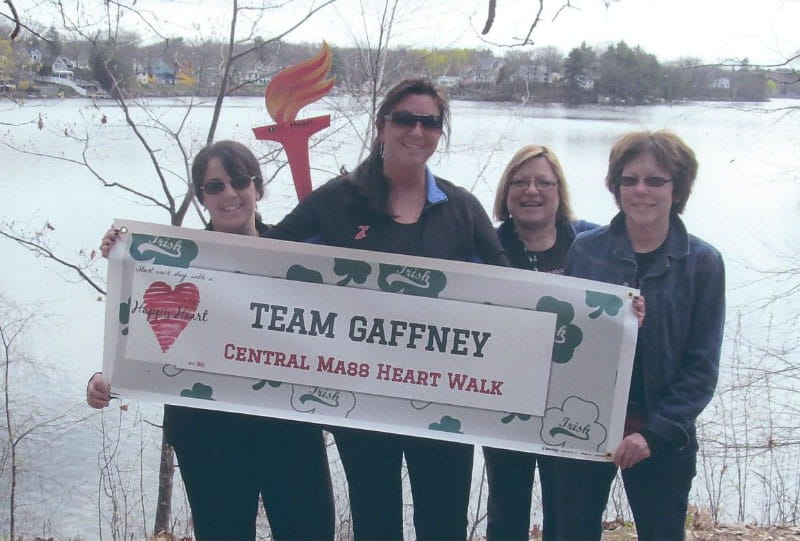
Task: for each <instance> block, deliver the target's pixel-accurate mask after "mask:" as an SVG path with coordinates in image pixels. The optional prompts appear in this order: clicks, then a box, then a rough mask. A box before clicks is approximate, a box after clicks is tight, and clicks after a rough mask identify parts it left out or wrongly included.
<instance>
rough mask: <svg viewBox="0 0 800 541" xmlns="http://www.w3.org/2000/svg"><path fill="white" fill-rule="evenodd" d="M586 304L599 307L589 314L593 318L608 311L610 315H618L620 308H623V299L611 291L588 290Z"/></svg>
mask: <svg viewBox="0 0 800 541" xmlns="http://www.w3.org/2000/svg"><path fill="white" fill-rule="evenodd" d="M586 305H587V306H591V307H593V308H594V307H596V308H597V310H595V311H594V312H592V313H591V314H589V317H590V318H592V319H597V318H598V317H600V315H601V314H602V313H603V312H607V313H608V315H610V316H616V315H617V314H619V309H620V308H622V299H620V298H619V297H617V296H616V295H612V294H610V293H600V292H599V291H588V290H587V291H586Z"/></svg>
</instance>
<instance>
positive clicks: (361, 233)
mask: <svg viewBox="0 0 800 541" xmlns="http://www.w3.org/2000/svg"><path fill="white" fill-rule="evenodd" d="M367 229H369V226H368V225H359V226H358V233H356V236H355V237H353V238H354V239H356V240H361V239H365V238H367Z"/></svg>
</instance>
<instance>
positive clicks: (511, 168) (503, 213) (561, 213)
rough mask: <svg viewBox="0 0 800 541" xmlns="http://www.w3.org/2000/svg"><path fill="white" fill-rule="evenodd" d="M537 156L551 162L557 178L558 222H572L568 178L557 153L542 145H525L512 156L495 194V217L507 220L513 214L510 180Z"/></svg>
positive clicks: (558, 223)
mask: <svg viewBox="0 0 800 541" xmlns="http://www.w3.org/2000/svg"><path fill="white" fill-rule="evenodd" d="M535 158H543V159H545V160H547V163H549V164H550V168H551V169H552V170H553V173H554V174H555V176H556V179H557V181H558V182H557V186H558V210H556V224H557V225H560V224H564V223H569V222H572V221H573V220H574V219H575V216H574V215H573V213H572V207H571V206H570V203H569V189H568V188H567V178H566V177H565V176H564V170H563V169H562V168H561V163H560V162H559V161H558V157H557V156H556V155H555V153H554V152H553V151H552V150H550V149H549V148H547V147H546V146H542V145H525V146H524V147H522V148H521V149H519V150H518V151H517V153H516V154H514V156H513V157H512V158H511V161H510V162H508V165H506V169H505V171H503V174H502V175H501V176H500V182H498V183H497V193H495V196H494V218H495V220H499V221H502V222H505V221H506V220H508V219H509V218H511V215H510V214H509V212H508V188H509V182H511V178H512V177H513V176H514V174H515V173H516V172H517V171H519V169H520V167H522V166H523V165H525V164H526V163H527V162H528V161H530V160H533V159H535Z"/></svg>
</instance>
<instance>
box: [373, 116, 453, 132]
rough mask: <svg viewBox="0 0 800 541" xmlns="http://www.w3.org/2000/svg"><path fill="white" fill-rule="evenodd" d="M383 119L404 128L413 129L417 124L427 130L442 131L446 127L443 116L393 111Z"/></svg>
mask: <svg viewBox="0 0 800 541" xmlns="http://www.w3.org/2000/svg"><path fill="white" fill-rule="evenodd" d="M383 118H385V119H386V120H391V121H392V122H393V123H395V124H397V125H398V126H403V127H404V128H413V127H414V126H416V125H417V122H419V123H420V124H422V127H423V128H425V129H426V130H441V129H442V126H443V125H444V120H443V119H442V115H415V114H414V113H411V112H409V111H392V112H391V113H389V114H387V115H386V116H384V117H383Z"/></svg>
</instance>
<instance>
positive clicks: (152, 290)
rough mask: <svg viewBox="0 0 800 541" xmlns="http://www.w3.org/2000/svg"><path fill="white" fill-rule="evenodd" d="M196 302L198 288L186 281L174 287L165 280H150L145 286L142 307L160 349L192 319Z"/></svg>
mask: <svg viewBox="0 0 800 541" xmlns="http://www.w3.org/2000/svg"><path fill="white" fill-rule="evenodd" d="M199 302H200V292H199V291H198V290H197V286H196V285H194V284H192V283H189V282H186V283H183V284H178V285H177V286H175V289H172V288H171V287H170V285H169V284H166V283H164V282H153V283H152V284H150V285H149V286H148V288H147V290H146V291H145V292H144V308H145V312H146V313H147V322H148V323H150V327H151V328H152V329H153V332H154V333H155V335H156V339H158V343H159V345H160V346H161V351H162V352H164V353H166V351H167V350H168V349H169V348H170V346H171V345H172V344H174V343H175V340H177V338H178V335H179V334H181V332H182V331H183V329H185V328H186V325H188V324H189V322H190V321H191V320H192V319H194V313H195V310H196V309H197V305H198V303H199Z"/></svg>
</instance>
